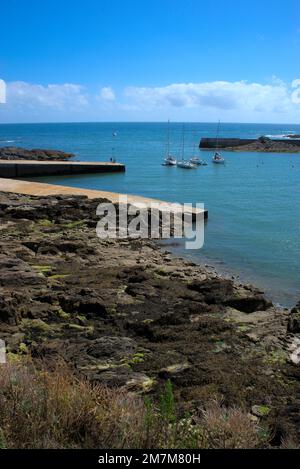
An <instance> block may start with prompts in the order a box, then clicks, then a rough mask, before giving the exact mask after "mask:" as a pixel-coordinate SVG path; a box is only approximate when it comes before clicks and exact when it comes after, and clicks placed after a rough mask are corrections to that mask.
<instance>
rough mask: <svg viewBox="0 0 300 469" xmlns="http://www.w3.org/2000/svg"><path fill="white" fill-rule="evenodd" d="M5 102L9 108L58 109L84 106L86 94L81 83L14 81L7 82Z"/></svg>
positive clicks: (86, 102) (86, 100) (72, 108)
mask: <svg viewBox="0 0 300 469" xmlns="http://www.w3.org/2000/svg"><path fill="white" fill-rule="evenodd" d="M7 104H8V106H9V107H10V108H23V109H24V108H29V109H36V108H52V109H56V110H58V111H64V110H66V109H69V110H74V109H78V108H84V107H85V106H86V105H87V104H88V99H87V96H86V95H85V93H84V88H83V87H82V86H81V85H75V84H73V83H64V84H62V85H57V84H50V85H46V86H43V85H39V84H31V83H26V82H24V81H15V82H11V83H7Z"/></svg>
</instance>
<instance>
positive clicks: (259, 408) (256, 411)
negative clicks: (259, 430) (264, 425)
mask: <svg viewBox="0 0 300 469" xmlns="http://www.w3.org/2000/svg"><path fill="white" fill-rule="evenodd" d="M251 412H252V414H253V415H255V416H256V417H267V416H268V415H269V413H270V412H271V409H270V407H268V406H267V405H253V406H252V407H251Z"/></svg>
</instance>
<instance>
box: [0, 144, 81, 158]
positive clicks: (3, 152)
mask: <svg viewBox="0 0 300 469" xmlns="http://www.w3.org/2000/svg"><path fill="white" fill-rule="evenodd" d="M73 156H74V155H73V153H65V152H63V151H59V150H46V149H32V150H27V149H25V148H19V147H3V148H0V159H1V160H46V161H47V160H48V161H53V160H62V161H63V160H68V159H70V158H72V157H73Z"/></svg>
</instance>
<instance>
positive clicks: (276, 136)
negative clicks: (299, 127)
mask: <svg viewBox="0 0 300 469" xmlns="http://www.w3.org/2000/svg"><path fill="white" fill-rule="evenodd" d="M295 133H296V132H295V131H293V130H292V131H291V130H287V131H286V132H285V133H284V134H269V135H266V137H268V138H274V139H276V138H282V139H286V140H290V137H287V135H293V134H295ZM296 140H297V139H296ZM298 140H299V139H298Z"/></svg>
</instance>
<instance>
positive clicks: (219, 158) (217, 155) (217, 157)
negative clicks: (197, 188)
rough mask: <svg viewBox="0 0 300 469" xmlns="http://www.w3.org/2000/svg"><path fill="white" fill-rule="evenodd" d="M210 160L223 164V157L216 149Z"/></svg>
mask: <svg viewBox="0 0 300 469" xmlns="http://www.w3.org/2000/svg"><path fill="white" fill-rule="evenodd" d="M212 162H213V163H215V164H225V159H224V158H223V157H222V156H221V154H220V153H219V152H218V151H216V153H215V154H214V156H213V157H212Z"/></svg>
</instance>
